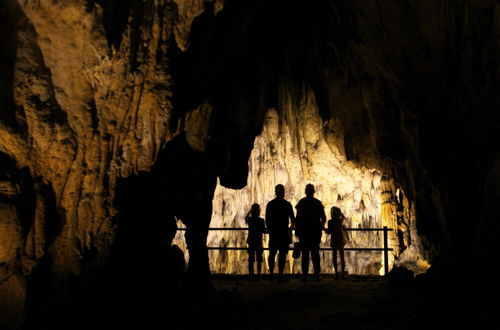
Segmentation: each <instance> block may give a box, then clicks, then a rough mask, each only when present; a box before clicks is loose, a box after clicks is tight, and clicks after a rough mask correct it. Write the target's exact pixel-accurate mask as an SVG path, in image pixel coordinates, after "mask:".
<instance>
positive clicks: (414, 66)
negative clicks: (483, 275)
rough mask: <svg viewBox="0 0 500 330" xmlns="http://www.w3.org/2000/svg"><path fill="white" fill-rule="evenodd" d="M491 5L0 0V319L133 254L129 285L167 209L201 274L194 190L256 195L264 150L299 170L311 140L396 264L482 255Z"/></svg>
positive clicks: (491, 125)
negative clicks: (347, 181)
mask: <svg viewBox="0 0 500 330" xmlns="http://www.w3.org/2000/svg"><path fill="white" fill-rule="evenodd" d="M499 13H500V5H499V4H498V2H496V1H493V0H484V1H476V0H462V1H450V0H439V1H435V0H425V1H421V0H419V1H416V0H410V1H405V2H401V1H396V0H383V1H382V0H381V1H363V0H356V1H348V2H345V1H335V0H330V1H311V2H293V1H284V0H275V1H268V0H249V1H237V0H225V1H219V0H217V1H214V2H206V1H205V2H204V1H203V0H125V1H118V0H59V1H52V0H5V1H2V2H0V49H1V51H0V88H1V89H0V90H1V93H0V297H1V299H0V310H2V311H4V312H3V313H2V314H0V325H1V326H4V325H6V326H5V327H7V326H9V327H11V328H20V327H22V326H23V324H25V322H26V320H27V322H28V325H29V324H30V323H29V322H30V320H37V318H38V317H42V316H40V315H42V314H44V315H45V314H46V315H48V316H47V317H48V318H49V319H50V317H55V316H54V315H58V314H60V313H62V312H61V310H62V309H61V308H62V307H64V306H71V304H69V305H68V304H67V302H68V299H69V298H68V297H81V296H85V294H87V295H88V296H90V295H91V293H87V292H86V290H87V289H89V288H95V287H99V286H95V285H94V284H95V283H101V282H100V281H103V283H108V282H106V281H107V280H106V279H108V280H109V278H114V276H115V275H116V274H123V272H126V271H127V270H128V269H129V266H130V263H133V264H138V263H139V264H141V265H147V266H144V268H141V269H140V270H136V271H135V272H136V273H134V274H133V275H131V281H133V280H134V279H138V278H140V277H141V276H142V277H147V275H146V274H156V275H155V276H159V275H158V274H164V273H171V272H172V271H173V266H171V265H172V264H173V262H172V260H173V259H172V258H170V257H169V256H171V254H172V253H171V252H172V251H171V250H170V249H169V247H168V245H169V242H170V241H171V240H172V239H173V236H174V235H175V227H176V219H180V220H182V222H183V223H184V224H185V225H186V226H187V228H188V230H187V232H186V242H187V244H188V248H189V252H190V263H189V270H188V272H189V274H190V277H191V278H192V283H194V284H196V283H198V284H199V283H201V282H202V281H203V279H206V278H207V275H208V267H209V266H208V254H207V251H206V240H207V228H208V226H209V224H210V220H211V215H212V198H213V196H214V192H215V194H216V196H217V194H220V193H222V189H223V188H222V187H221V186H223V187H226V188H230V189H243V190H242V192H241V193H239V194H240V196H247V198H250V197H251V198H252V201H261V203H264V200H265V199H266V198H268V197H269V196H261V197H260V198H262V199H260V200H259V197H256V196H254V195H252V194H255V193H259V192H264V194H269V191H270V190H269V187H271V186H272V185H273V184H274V182H273V181H266V182H265V183H260V182H259V180H260V178H262V179H266V178H267V177H265V176H264V177H259V173H258V172H256V171H258V170H259V166H267V165H265V164H255V162H259V157H266V155H268V156H267V157H270V156H272V157H278V159H279V160H280V162H281V160H283V161H284V162H285V163H284V164H282V165H283V166H288V164H290V166H299V165H300V166H301V167H302V168H301V172H300V171H296V169H294V168H292V167H290V168H288V167H287V168H286V170H285V169H283V170H282V171H278V172H276V173H281V174H284V173H288V174H290V175H291V174H292V173H302V174H303V175H304V176H303V177H302V178H295V177H294V178H293V180H292V179H290V181H289V182H290V183H292V182H293V183H295V182H296V183H297V184H298V185H299V186H300V184H302V183H303V182H305V181H308V180H310V178H312V177H311V175H312V174H311V171H314V166H316V165H314V166H311V167H309V165H311V163H314V162H312V159H309V158H308V157H307V156H308V155H313V154H315V153H316V152H317V150H318V149H321V150H323V149H325V148H328V152H327V154H328V153H329V155H328V157H333V156H334V157H335V158H336V159H337V160H339V163H337V164H336V166H340V167H339V168H338V170H339V171H343V170H345V171H348V172H349V173H351V174H349V177H351V178H354V177H358V176H359V177H364V178H366V179H362V180H361V182H362V184H367V183H370V182H371V184H372V186H373V187H374V188H375V190H376V189H380V190H379V192H380V197H378V195H377V196H369V197H367V196H366V195H365V194H367V193H368V191H369V189H371V188H370V187H363V189H358V190H356V189H347V190H346V191H345V193H349V194H350V193H354V194H358V195H357V196H354V197H353V198H352V200H353V201H356V202H358V201H359V204H358V205H357V209H360V208H361V206H360V204H361V200H362V201H363V203H364V207H365V208H366V209H367V210H370V211H366V212H372V211H373V212H375V210H378V207H380V212H381V214H380V216H381V217H382V218H383V219H384V220H383V221H382V222H381V223H382V224H388V225H391V226H393V225H394V226H396V227H397V230H396V231H395V232H394V235H396V236H394V237H392V238H391V240H392V241H393V242H394V241H397V242H398V244H397V246H398V250H397V251H396V257H399V254H400V253H401V260H400V262H401V263H403V264H404V263H405V262H407V263H408V264H411V263H412V262H413V261H412V258H409V257H408V258H409V259H405V258H407V257H405V252H403V250H407V251H409V252H410V253H406V255H413V256H417V255H421V254H422V253H424V254H425V258H428V259H429V261H430V263H431V264H432V265H433V267H432V268H434V269H436V271H435V272H434V273H437V275H436V278H438V280H437V281H442V282H439V283H445V284H446V283H447V280H445V279H446V278H447V277H446V276H447V275H448V274H449V272H450V271H453V270H455V269H458V268H459V267H460V266H461V265H462V266H463V264H462V262H463V261H464V260H467V261H466V262H467V265H466V268H467V269H471V268H476V267H479V265H484V264H485V262H486V261H491V260H494V258H495V257H494V256H496V251H497V250H498V247H496V246H495V242H496V235H498V234H499V233H500V230H499V227H498V222H497V221H494V220H495V219H498V217H499V209H498V200H499V195H500V191H499V189H498V187H499V186H500V185H499V174H498V173H499V171H500V161H499V145H500V143H499V142H500V141H499V133H498V132H499V130H498V128H499V122H500V121H499V112H498V109H499V108H500V100H499V95H500V93H499V85H498V77H499V63H498V55H497V54H498V53H499V51H498V50H499V42H500V41H499V40H500V39H499V34H500V18H499ZM311 102H312V103H314V105H313V106H312V105H311ZM270 109H274V110H271V111H270ZM270 120H274V121H276V122H277V123H274V124H272V125H271V124H269V121H270ZM265 123H268V124H266V125H264V124H265ZM276 129H278V130H279V132H278V133H276V132H273V130H276ZM261 134H262V135H261ZM273 134H275V135H273ZM266 135H267V136H269V137H268V138H267V140H266V139H265V136H266ZM257 136H259V137H258V138H257V139H256V137H257ZM271 136H275V137H278V138H277V140H276V142H277V143H281V144H282V146H284V147H285V149H282V150H281V152H284V154H283V155H280V154H278V155H274V151H273V150H267V148H270V147H272V145H271V144H270V143H271V142H273V139H275V138H274V137H271ZM286 136H289V139H288V140H286V141H285V140H280V138H283V137H286ZM287 141H288V142H287ZM316 142H321V143H319V144H316ZM287 143H291V144H290V145H288V144H287ZM287 148H291V149H290V150H291V151H296V152H297V155H290V154H289V152H288V150H289V149H287ZM252 150H254V154H253V156H252V157H251V154H252ZM325 150H326V149H325ZM268 152H269V154H268ZM280 157H282V158H280ZM287 157H292V158H293V157H297V158H296V159H297V161H295V160H290V163H289V162H288V160H287V159H286V158H287ZM321 157H322V156H320V158H321ZM249 159H250V164H251V165H250V172H249ZM325 159H327V158H325ZM320 160H322V159H320ZM325 166H326V165H325ZM375 171H379V172H380V173H383V177H380V178H376V175H377V174H376V172H375ZM249 173H250V174H249ZM370 175H371V178H370V177H369V176H370ZM367 176H368V177H367ZM278 179H279V178H276V179H274V180H278ZM217 180H219V182H220V185H221V186H219V187H218V186H217ZM249 180H254V181H249ZM255 180H257V181H255ZM377 180H380V185H379V183H375V181H377ZM247 183H249V185H248V186H247ZM262 184H263V185H267V186H266V187H267V188H262V186H259V185H262ZM246 186H247V188H244V187H246ZM377 187H379V188H377ZM290 188H291V187H290ZM290 188H289V189H290ZM365 188H366V189H365ZM245 189H246V190H245ZM296 189H299V190H298V191H296V192H293V194H294V196H297V195H295V194H298V195H300V189H301V188H300V187H296ZM322 189H323V190H322V194H325V195H324V197H323V198H325V199H328V198H327V197H326V196H327V195H328V194H331V195H332V196H334V194H333V191H331V192H329V191H328V188H327V187H326V186H325V187H323V188H322ZM330 189H332V187H330ZM338 189H339V187H336V188H335V191H334V192H335V193H336V194H337V195H339V191H338ZM245 191H247V192H248V193H244V192H245ZM359 194H361V195H359ZM377 194H378V192H377ZM340 195H341V196H342V194H341V193H340ZM378 198H380V206H378V204H377V206H376V207H375V208H374V209H370V207H369V206H368V205H367V204H370V203H372V202H373V201H374V200H377V199H378ZM328 200H329V202H331V203H333V202H335V199H334V198H333V197H332V199H328ZM350 200H351V199H350ZM248 202H250V201H248ZM377 203H378V202H377ZM327 204H328V203H327ZM241 205H243V204H241ZM328 206H330V204H328ZM353 207H354V209H356V205H355V206H352V205H351V206H348V205H344V210H345V211H346V212H347V213H349V212H351V210H353ZM238 209H239V207H238ZM219 211H220V210H216V211H215V212H219ZM238 211H240V210H238ZM364 212H365V211H359V212H358V214H361V215H363V214H366V212H365V213H364ZM377 212H378V211H377ZM398 212H399V213H398ZM353 214H354V213H353ZM398 214H399V218H398ZM355 219H356V218H355V217H354V216H353V217H351V220H350V221H359V219H358V220H355ZM361 220H362V221H363V217H362V218H361ZM412 228H413V229H412ZM409 233H410V234H409ZM411 233H413V234H411ZM415 233H418V237H416V236H412V235H414V234H415ZM417 242H418V243H417ZM410 243H411V244H410ZM424 250H425V251H424ZM171 262H172V263H171ZM486 282H488V281H483V282H482V283H486ZM110 283H113V282H112V281H111V282H110ZM117 285H118V284H117ZM450 285H451V284H450ZM102 287H103V288H107V286H105V285H103V286H102ZM170 289H171V288H166V290H167V291H168V290H170ZM138 290H139V289H138ZM471 291H475V288H474V289H473V290H471ZM479 291H480V290H479ZM90 292H94V293H95V292H100V290H99V289H96V290H95V291H92V290H91V291H90ZM111 296H112V295H111ZM74 299H75V301H78V298H74ZM103 301H106V300H103ZM90 305H92V304H89V306H90ZM89 306H87V307H89ZM89 308H91V307H89ZM40 310H41V312H40ZM75 310H77V308H75ZM95 310H98V307H95ZM36 311H38V312H36ZM43 311H48V312H47V313H45V312H43ZM90 311H94V310H93V309H90ZM26 313H27V314H26ZM62 314H64V313H62ZM26 315H28V316H26ZM44 317H45V316H44ZM67 317H71V316H67ZM33 322H34V321H33ZM47 322H49V323H50V321H47ZM89 322H90V321H89ZM61 324H63V323H61Z"/></svg>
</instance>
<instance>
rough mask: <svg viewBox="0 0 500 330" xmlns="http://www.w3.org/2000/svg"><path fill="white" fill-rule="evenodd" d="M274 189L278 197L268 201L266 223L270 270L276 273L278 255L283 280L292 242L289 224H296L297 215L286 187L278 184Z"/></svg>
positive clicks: (280, 278) (279, 270)
mask: <svg viewBox="0 0 500 330" xmlns="http://www.w3.org/2000/svg"><path fill="white" fill-rule="evenodd" d="M274 191H275V193H276V198H275V199H273V200H272V201H270V202H269V203H267V207H266V225H267V229H268V231H269V259H268V262H269V272H270V273H271V277H272V276H273V275H274V259H275V257H276V253H277V252H278V251H279V256H278V272H279V273H278V274H279V280H280V281H283V280H284V279H283V270H284V269H285V263H286V256H287V254H288V248H289V245H290V243H291V240H290V235H289V228H288V224H289V221H290V222H291V226H292V228H293V227H294V226H295V215H294V214H293V207H292V204H290V202H288V201H287V200H285V187H284V186H283V185H282V184H278V185H277V186H276V187H275V188H274Z"/></svg>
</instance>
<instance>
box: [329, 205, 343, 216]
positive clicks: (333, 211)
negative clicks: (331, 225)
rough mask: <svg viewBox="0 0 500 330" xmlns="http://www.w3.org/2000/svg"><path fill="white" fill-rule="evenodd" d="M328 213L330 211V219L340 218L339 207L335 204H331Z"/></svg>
mask: <svg viewBox="0 0 500 330" xmlns="http://www.w3.org/2000/svg"><path fill="white" fill-rule="evenodd" d="M330 213H331V216H332V219H340V215H341V214H342V212H341V211H340V209H339V208H338V207H336V206H332V208H331V210H330Z"/></svg>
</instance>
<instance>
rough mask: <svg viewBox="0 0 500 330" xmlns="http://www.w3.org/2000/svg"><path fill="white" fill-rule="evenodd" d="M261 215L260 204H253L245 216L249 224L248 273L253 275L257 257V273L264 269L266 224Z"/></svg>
mask: <svg viewBox="0 0 500 330" xmlns="http://www.w3.org/2000/svg"><path fill="white" fill-rule="evenodd" d="M259 215H260V205H259V204H253V205H252V208H251V209H250V211H249V212H248V214H247V216H246V217H245V222H246V223H247V224H248V237H247V243H248V273H249V275H250V276H252V275H253V264H254V262H255V259H257V274H258V275H259V280H260V274H261V270H262V252H263V251H264V248H263V247H262V234H263V233H264V232H265V231H266V225H265V223H264V219H262V218H261V217H259Z"/></svg>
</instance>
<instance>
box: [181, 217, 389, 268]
mask: <svg viewBox="0 0 500 330" xmlns="http://www.w3.org/2000/svg"><path fill="white" fill-rule="evenodd" d="M177 230H180V231H185V230H186V228H184V227H181V228H178V229H177ZM208 230H209V231H223V230H229V231H231V230H236V231H248V228H235V227H221V228H208ZM344 230H345V231H376V232H379V231H382V232H383V233H384V238H383V242H384V246H383V247H371V248H359V247H357V248H344V251H365V252H366V251H376V252H380V251H383V252H384V275H387V274H389V251H393V249H392V248H390V247H389V239H388V236H389V235H388V232H389V231H392V230H393V229H392V228H388V227H387V226H384V227H382V228H344ZM266 234H267V233H266ZM207 249H208V250H248V248H247V247H239V246H207ZM264 250H269V248H264ZM320 250H321V251H331V250H332V248H331V247H328V248H325V247H322V248H320Z"/></svg>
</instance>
